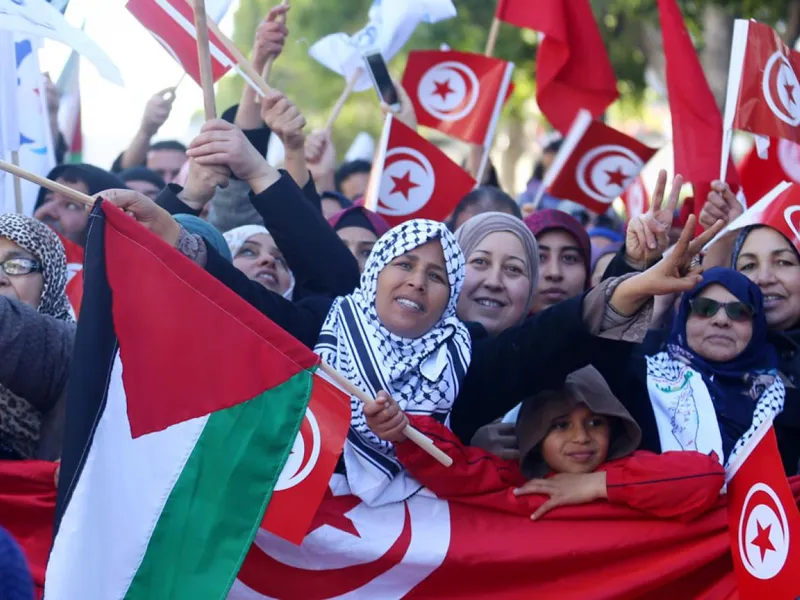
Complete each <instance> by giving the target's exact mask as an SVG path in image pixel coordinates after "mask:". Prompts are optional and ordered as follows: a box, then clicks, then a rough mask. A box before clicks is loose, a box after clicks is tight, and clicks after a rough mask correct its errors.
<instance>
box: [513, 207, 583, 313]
mask: <svg viewBox="0 0 800 600" xmlns="http://www.w3.org/2000/svg"><path fill="white" fill-rule="evenodd" d="M525 224H526V225H527V226H528V227H529V228H530V230H531V232H533V235H534V236H535V237H536V241H537V242H538V243H539V285H538V288H537V290H536V296H535V297H534V301H533V311H534V312H539V311H542V310H544V309H545V308H549V307H550V306H553V305H555V304H558V303H559V302H563V301H564V300H567V299H569V298H574V297H575V296H578V295H579V294H581V293H582V292H583V291H585V290H586V289H588V287H589V279H590V276H591V268H590V261H591V258H592V245H591V242H590V241H589V234H587V233H586V230H585V229H584V228H583V225H581V224H580V222H579V221H578V220H577V219H576V218H575V217H572V216H570V215H568V214H567V213H565V212H562V211H560V210H553V209H545V210H538V211H536V212H535V213H533V214H531V215H528V216H527V217H525Z"/></svg>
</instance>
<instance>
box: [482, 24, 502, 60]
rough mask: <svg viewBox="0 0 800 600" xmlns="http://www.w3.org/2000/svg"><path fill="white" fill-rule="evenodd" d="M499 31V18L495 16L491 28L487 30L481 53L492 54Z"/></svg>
mask: <svg viewBox="0 0 800 600" xmlns="http://www.w3.org/2000/svg"><path fill="white" fill-rule="evenodd" d="M499 33H500V19H498V18H497V17H495V18H494V20H493V21H492V28H491V29H490V30H489V39H488V40H486V50H484V52H483V54H484V55H485V56H493V55H494V47H495V46H496V45H497V36H498V34H499Z"/></svg>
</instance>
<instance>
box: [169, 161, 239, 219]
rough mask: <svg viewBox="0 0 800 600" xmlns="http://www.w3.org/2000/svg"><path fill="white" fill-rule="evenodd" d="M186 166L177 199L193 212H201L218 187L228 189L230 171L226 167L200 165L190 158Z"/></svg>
mask: <svg viewBox="0 0 800 600" xmlns="http://www.w3.org/2000/svg"><path fill="white" fill-rule="evenodd" d="M187 164H188V165H189V166H188V169H189V171H188V174H187V176H186V182H185V183H184V186H183V190H182V191H181V193H180V194H178V197H179V198H180V199H181V200H182V201H183V202H184V203H185V204H187V205H188V206H190V207H192V208H194V209H195V210H203V208H204V207H205V205H206V204H208V203H209V202H210V201H211V199H212V198H213V197H214V194H216V193H217V188H218V187H219V188H226V187H228V184H229V183H230V177H231V171H230V169H229V168H228V167H227V166H223V165H202V164H200V163H198V162H197V161H196V160H194V159H191V158H190V159H189V160H188V161H187Z"/></svg>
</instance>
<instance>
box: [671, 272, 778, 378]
mask: <svg viewBox="0 0 800 600" xmlns="http://www.w3.org/2000/svg"><path fill="white" fill-rule="evenodd" d="M714 284H717V285H721V286H722V287H724V288H725V289H726V290H728V291H729V292H730V293H731V294H733V295H734V296H736V299H737V300H739V301H740V302H744V303H745V304H748V305H750V306H751V307H753V310H754V317H753V337H752V338H750V343H748V344H747V347H746V348H745V349H744V351H743V352H742V353H741V354H739V355H738V356H737V357H735V358H733V359H731V360H729V361H726V362H723V363H719V362H715V361H711V360H708V359H705V358H703V357H702V356H700V355H699V354H697V353H696V352H694V351H693V350H692V349H691V348H689V345H688V343H687V341H686V320H687V319H688V318H689V312H690V307H689V303H690V302H691V301H692V300H693V299H694V298H696V297H697V296H699V295H700V293H701V292H702V291H703V290H704V289H706V288H707V287H709V286H711V285H714ZM667 350H668V352H669V353H670V354H678V355H680V356H681V357H683V358H684V359H688V361H689V363H690V364H691V365H692V366H693V367H694V368H695V369H696V370H697V371H698V372H700V373H701V374H703V376H704V378H705V377H711V376H714V377H724V378H726V379H731V380H742V379H743V378H744V377H745V375H746V374H747V373H755V372H764V371H772V370H775V369H777V368H778V355H777V353H776V352H775V348H773V346H772V345H771V344H770V343H768V342H767V317H766V314H765V313H764V298H763V296H762V294H761V290H760V289H759V287H758V286H757V285H756V284H755V283H753V282H752V281H750V280H749V279H748V278H747V277H745V276H744V275H742V274H741V273H738V272H736V271H734V270H733V269H726V268H724V267H713V268H711V269H709V270H708V271H706V272H704V273H703V281H701V282H700V283H698V284H697V285H696V286H695V287H694V289H692V290H691V291H690V292H687V293H685V294H684V295H683V297H682V298H681V303H680V306H679V307H678V314H677V316H676V317H675V321H674V322H673V326H672V333H671V334H670V337H669V340H668V341H667Z"/></svg>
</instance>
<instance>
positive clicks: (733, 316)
mask: <svg viewBox="0 0 800 600" xmlns="http://www.w3.org/2000/svg"><path fill="white" fill-rule="evenodd" d="M689 306H690V307H691V309H692V313H693V314H695V315H697V316H698V317H704V318H706V319H710V318H711V317H713V316H714V315H715V314H717V313H718V312H719V309H720V308H724V309H725V312H726V313H727V315H728V318H729V319H730V320H731V321H751V320H752V319H753V315H754V314H755V311H754V310H753V307H752V306H750V305H749V304H745V303H744V302H739V301H736V302H717V301H716V300H712V299H711V298H694V299H693V300H690V301H689Z"/></svg>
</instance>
